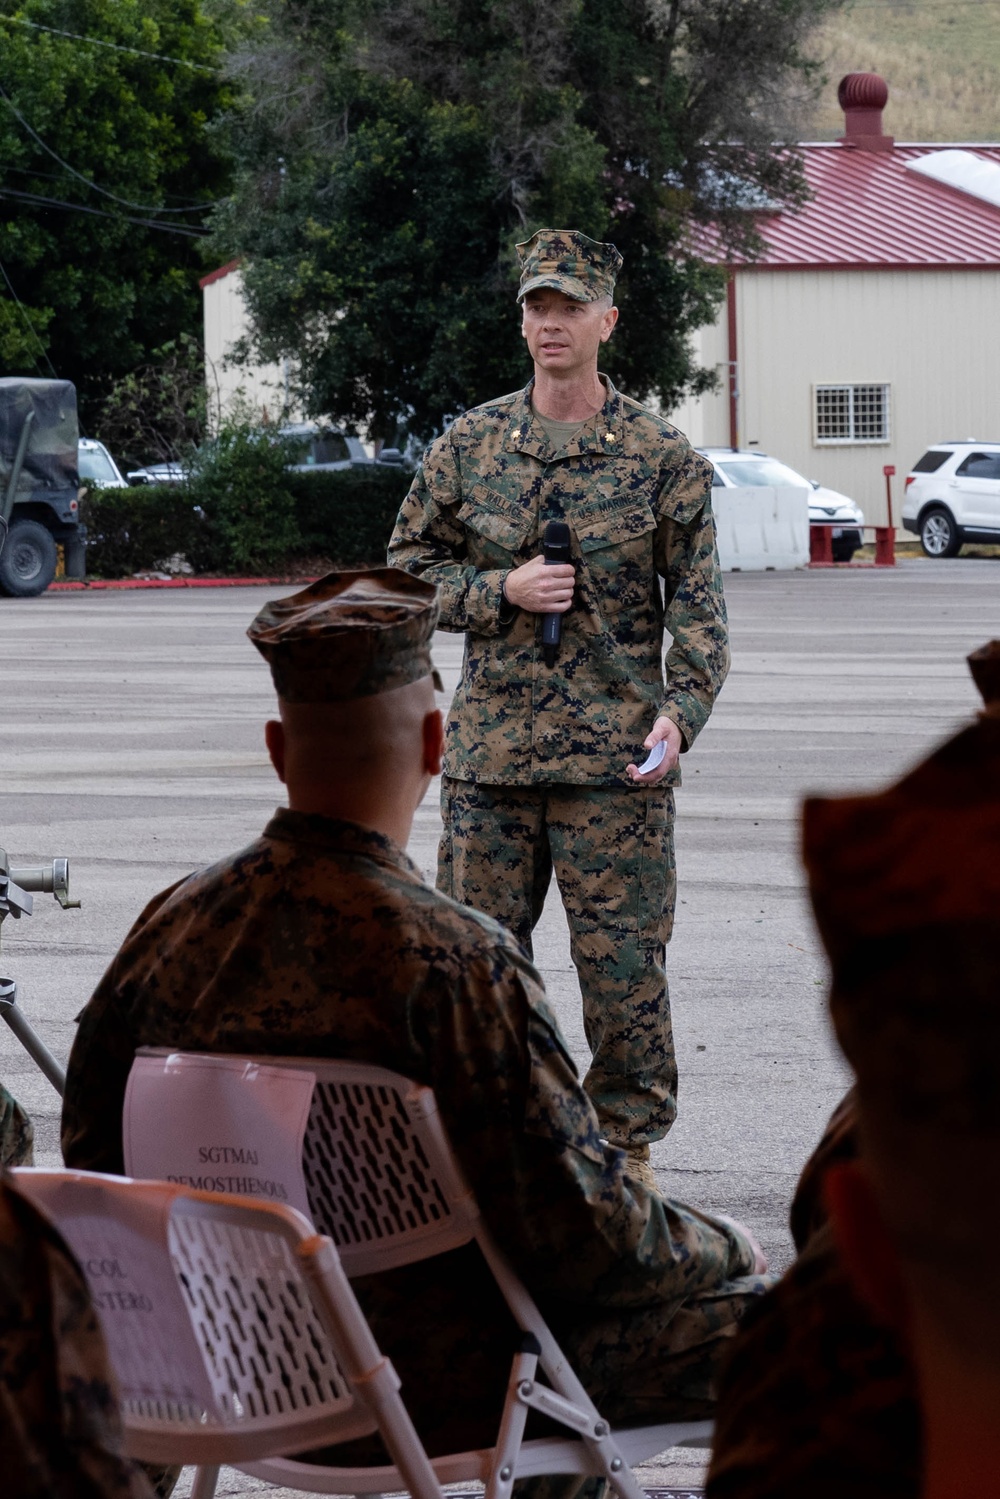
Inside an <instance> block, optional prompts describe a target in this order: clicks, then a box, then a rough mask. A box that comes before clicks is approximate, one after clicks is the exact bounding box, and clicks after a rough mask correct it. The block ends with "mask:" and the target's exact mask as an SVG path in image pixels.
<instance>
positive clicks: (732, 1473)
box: [705, 1092, 922, 1499]
mask: <svg viewBox="0 0 1000 1499" xmlns="http://www.w3.org/2000/svg"><path fill="white" fill-rule="evenodd" d="M857 1155H858V1136H857V1115H856V1109H855V1100H854V1095H853V1092H852V1093H851V1094H848V1096H847V1098H845V1099H844V1100H843V1102H842V1103H841V1104H840V1106H839V1107H838V1109H837V1111H836V1112H835V1114H834V1116H833V1118H832V1119H831V1120H830V1123H829V1125H828V1126H827V1130H826V1133H825V1134H824V1136H823V1139H822V1140H821V1141H820V1143H819V1145H818V1146H817V1148H816V1150H815V1151H814V1152H813V1154H812V1156H811V1157H810V1159H809V1161H808V1162H807V1164H806V1167H805V1170H804V1171H803V1173H802V1177H801V1179H800V1181H799V1184H798V1187H797V1189H796V1193H795V1197H794V1199H793V1202H792V1210H791V1228H792V1237H793V1239H794V1241H795V1247H796V1249H797V1250H798V1258H797V1259H796V1260H795V1262H794V1264H793V1265H792V1266H791V1268H790V1269H789V1270H788V1272H787V1273H786V1274H785V1275H784V1276H783V1277H782V1279H781V1280H780V1281H779V1282H778V1284H777V1285H776V1286H775V1288H774V1290H773V1291H772V1292H771V1294H770V1295H769V1296H768V1297H767V1298H766V1299H765V1300H764V1301H762V1302H760V1303H759V1304H758V1305H757V1306H755V1307H754V1308H752V1310H751V1312H750V1313H749V1315H748V1316H747V1317H746V1319H745V1321H744V1323H743V1324H742V1325H741V1327H740V1331H739V1334H738V1336H737V1337H736V1338H735V1339H734V1341H733V1345H732V1349H731V1352H730V1354H729V1355H728V1357H727V1359H726V1363H725V1366H724V1368H723V1371H722V1375H721V1378H720V1384H719V1405H718V1411H717V1415H716V1424H715V1440H714V1442H713V1444H712V1462H711V1466H710V1468H709V1474H708V1482H707V1486H706V1490H705V1493H706V1499H806V1496H807V1499H842V1496H843V1495H845V1494H850V1495H851V1496H852V1499H919V1496H920V1494H921V1489H922V1483H921V1446H922V1443H921V1421H920V1410H919V1406H918V1402H917V1387H916V1377H915V1375H914V1371H913V1369H912V1368H911V1366H910V1364H909V1361H908V1360H907V1357H906V1353H905V1350H904V1348H903V1345H902V1342H901V1339H900V1338H899V1336H898V1334H897V1333H895V1332H893V1331H892V1330H891V1329H890V1328H887V1327H882V1326H880V1325H879V1324H878V1323H876V1322H875V1321H874V1319H873V1317H872V1314H871V1312H870V1310H869V1309H868V1307H867V1306H866V1305H865V1303H864V1301H863V1300H862V1299H861V1297H860V1296H859V1294H858V1292H857V1291H856V1289H855V1288H854V1286H853V1285H852V1283H851V1280H850V1277H849V1275H848V1273H847V1270H846V1267H845V1266H844V1264H843V1261H842V1258H841V1255H840V1252H839V1250H838V1248H837V1244H836V1241H835V1239H834V1237H833V1232H832V1226H831V1224H830V1221H829V1216H828V1213H827V1210H826V1205H825V1202H824V1197H823V1183H824V1181H825V1179H826V1176H827V1173H828V1171H829V1169H830V1167H831V1166H833V1165H836V1164H838V1163H840V1162H843V1161H853V1160H855V1159H856V1158H857Z"/></svg>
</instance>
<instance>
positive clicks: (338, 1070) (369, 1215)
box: [123, 1048, 478, 1276]
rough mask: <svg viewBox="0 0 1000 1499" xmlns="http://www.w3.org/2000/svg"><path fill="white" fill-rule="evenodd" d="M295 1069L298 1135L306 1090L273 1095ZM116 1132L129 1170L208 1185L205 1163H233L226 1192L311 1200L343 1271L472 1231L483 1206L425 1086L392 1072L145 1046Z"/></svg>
mask: <svg viewBox="0 0 1000 1499" xmlns="http://www.w3.org/2000/svg"><path fill="white" fill-rule="evenodd" d="M289 1074H290V1075H291V1076H292V1077H294V1078H299V1079H301V1078H307V1079H309V1092H310V1096H309V1100H308V1107H307V1109H306V1110H305V1119H304V1122H303V1123H302V1125H301V1128H300V1118H301V1114H302V1109H301V1100H300V1096H299V1095H298V1094H297V1093H296V1094H295V1095H294V1103H293V1104H288V1105H283V1104H282V1103H281V1101H280V1097H279V1094H280V1089H281V1087H284V1088H285V1089H286V1090H287V1089H288V1086H289V1085H288V1082H287V1078H288V1075H289ZM272 1090H273V1096H272ZM123 1134H124V1144H125V1162H126V1169H127V1170H128V1171H129V1172H130V1173H132V1174H133V1175H135V1176H140V1175H141V1176H156V1177H163V1178H173V1179H175V1180H181V1181H186V1182H188V1183H190V1184H195V1183H199V1184H205V1185H207V1184H208V1182H207V1179H206V1175H205V1173H206V1161H208V1162H209V1163H210V1169H211V1170H215V1169H217V1164H218V1162H219V1160H220V1159H221V1158H225V1159H226V1160H227V1161H229V1162H232V1160H233V1158H234V1157H238V1158H239V1159H238V1162H237V1169H236V1170H235V1171H229V1173H228V1175H227V1181H228V1183H229V1189H230V1190H236V1191H240V1190H246V1191H249V1192H253V1191H254V1190H256V1191H257V1192H258V1193H260V1192H261V1190H262V1189H263V1190H264V1191H265V1192H266V1193H267V1195H269V1196H271V1197H272V1198H278V1199H279V1200H284V1201H289V1202H293V1203H296V1204H300V1205H305V1206H306V1207H307V1209H308V1212H309V1215H310V1217H311V1218H312V1220H313V1222H314V1223H315V1224H316V1227H317V1228H318V1229H319V1230H320V1232H321V1233H324V1234H327V1235H328V1236H329V1237H330V1238H331V1239H332V1240H333V1242H334V1244H335V1245H336V1247H337V1251H338V1253H339V1255H340V1258H341V1261H342V1263H343V1266H344V1269H345V1271H346V1272H347V1274H348V1275H349V1276H357V1275H363V1274H369V1273H373V1272H376V1271H379V1270H387V1269H391V1268H394V1267H395V1266H397V1265H403V1264H409V1263H411V1262H412V1261H414V1260H418V1259H425V1258H427V1257H428V1256H429V1255H433V1254H438V1253H442V1252H443V1251H444V1250H446V1249H452V1248H455V1247H457V1246H458V1245H460V1244H465V1243H467V1242H468V1241H469V1239H470V1238H472V1237H473V1236H478V1208H477V1206H476V1203H475V1199H474V1198H473V1196H472V1194H471V1192H470V1191H469V1189H468V1187H467V1185H466V1183H465V1182H464V1181H463V1179H462V1176H461V1172H460V1170H459V1168H458V1166H457V1163H456V1162H455V1158H454V1155H453V1154H452V1151H451V1147H450V1145H449V1143H448V1139H447V1135H446V1133H445V1130H444V1127H443V1125H442V1123H441V1120H440V1118H439V1116H438V1111H437V1103H436V1100H435V1097H434V1094H433V1091H432V1090H431V1089H430V1088H426V1087H422V1086H420V1085H419V1084H416V1083H414V1082H412V1081H411V1080H410V1079H408V1078H405V1077H401V1076H400V1075H399V1074H398V1073H395V1072H391V1071H389V1070H388V1069H386V1068H382V1067H374V1066H370V1065H368V1064H366V1063H359V1062H342V1061H332V1060H318V1059H315V1058H303V1057H247V1056H232V1055H218V1054H204V1053H188V1052H170V1051H167V1050H165V1049H162V1048H156V1049H154V1048H144V1049H143V1050H141V1051H140V1052H139V1053H138V1054H137V1056H136V1059H135V1062H134V1064H133V1067H132V1072H131V1074H130V1077H129V1082H128V1088H127V1091H126V1097H125V1110H124V1117H123ZM251 1156H252V1157H253V1159H252V1160H250V1157H251ZM248 1161H249V1166H248V1164H247V1163H248ZM212 1162H214V1163H215V1165H214V1166H212V1164H211V1163H212ZM212 1181H218V1176H212Z"/></svg>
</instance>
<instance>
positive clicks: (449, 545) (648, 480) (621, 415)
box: [389, 376, 729, 785]
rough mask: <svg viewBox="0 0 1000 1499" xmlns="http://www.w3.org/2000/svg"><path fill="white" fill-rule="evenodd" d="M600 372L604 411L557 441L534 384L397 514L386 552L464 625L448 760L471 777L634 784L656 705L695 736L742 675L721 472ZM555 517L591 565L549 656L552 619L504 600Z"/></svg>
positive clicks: (491, 413)
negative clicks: (714, 499) (723, 540)
mask: <svg viewBox="0 0 1000 1499" xmlns="http://www.w3.org/2000/svg"><path fill="white" fill-rule="evenodd" d="M601 378H602V379H603V380H604V384H605V386H606V392H607V394H606V399H605V403H604V406H603V408H602V409H601V411H599V412H598V413H597V415H596V416H594V417H593V418H592V419H591V420H590V421H589V422H587V423H585V425H584V426H583V427H582V429H581V430H580V432H579V433H578V434H577V435H576V436H575V437H574V438H572V439H571V440H570V441H569V442H568V443H567V444H566V445H565V446H564V447H562V448H559V449H553V448H552V446H551V444H550V442H549V439H548V437H547V436H546V434H545V431H544V429H543V428H542V426H541V424H540V423H539V422H538V421H537V420H536V419H535V417H534V414H533V412H532V407H531V390H532V386H531V385H530V384H529V385H528V387H527V388H526V389H525V390H523V391H519V392H517V393H516V394H514V395H508V396H503V397H501V398H500V399H499V400H496V401H491V402H489V403H487V404H486V405H484V406H479V407H477V408H476V409H475V410H473V411H470V412H467V413H466V414H465V415H464V416H462V417H460V418H459V419H458V420H457V421H456V422H455V423H454V424H453V425H452V426H451V427H450V428H449V429H448V431H447V432H446V433H445V434H444V436H442V437H440V438H438V440H437V441H436V442H435V443H434V444H433V445H432V446H431V448H430V449H429V451H428V452H427V454H426V456H425V458H424V461H423V464H422V466H421V468H420V470H419V471H418V473H417V475H416V477H415V478H414V481H413V485H412V487H411V489H410V492H409V494H408V495H407V497H406V499H405V500H404V502H403V506H402V509H401V510H400V513H399V519H398V520H397V522H396V529H395V532H394V534H393V537H392V541H391V543H390V546H389V560H390V561H391V562H395V563H397V564H398V565H399V566H401V567H405V568H407V570H408V571H410V572H413V573H417V574H419V575H420V576H421V577H424V578H426V579H427V580H428V581H429V582H432V583H436V584H437V585H438V587H439V589H440V596H441V618H440V622H439V623H440V626H441V628H443V629H446V630H464V631H466V632H467V633H466V642H465V659H464V663H463V667H462V676H461V680H460V682H459V685H458V690H457V691H456V693H455V697H454V699H453V701H452V706H451V713H450V717H449V721H448V747H447V752H446V756H445V770H446V773H447V774H448V775H450V776H453V777H455V778H456V779H458V780H470V781H493V782H497V783H502V784H507V785H525V784H538V783H546V782H547V783H558V782H563V783H568V784H581V785H587V784H589V785H620V784H626V785H630V784H631V782H630V781H629V779H628V776H627V774H626V771H625V767H626V765H627V764H628V763H629V762H630V761H632V762H635V763H639V761H641V760H642V759H643V758H644V752H643V749H642V743H643V740H644V739H645V737H646V735H647V734H648V733H649V731H650V729H651V728H652V726H653V721H654V719H655V718H656V717H657V715H658V714H661V713H666V714H669V716H670V717H671V718H672V719H673V720H674V722H675V723H676V724H677V725H678V727H679V728H680V730H681V733H682V735H683V739H684V746H685V748H687V747H689V746H690V745H691V744H692V742H693V741H694V739H695V737H696V736H697V734H698V732H699V730H700V729H701V728H702V726H703V724H704V723H705V720H706V719H707V718H708V715H709V713H710V711H711V708H712V705H713V703H714V701H715V697H716V694H717V693H718V691H719V688H720V687H721V685H722V683H723V681H724V679H725V676H726V672H727V671H728V668H729V644H728V632H727V627H726V607H725V601H724V598H723V592H722V575H721V572H720V570H719V559H718V553H717V550H716V542H715V521H714V518H713V515H712V506H711V475H712V469H711V465H710V464H709V463H708V462H707V461H706V460H705V459H704V458H702V457H700V456H699V455H698V454H697V453H695V452H694V450H693V449H692V448H691V447H690V445H689V444H688V442H687V439H686V438H684V437H683V436H682V435H681V434H680V433H679V432H678V431H677V430H676V428H674V427H671V426H670V425H669V423H668V422H666V421H664V420H663V419H662V418H661V417H658V416H656V415H654V414H653V413H652V412H650V411H647V410H645V408H644V407H642V406H640V405H638V403H637V402H635V401H631V400H628V399H627V398H626V397H624V396H622V395H619V393H618V392H617V391H616V390H615V388H614V386H613V385H612V383H611V381H610V380H608V379H607V378H606V377H604V376H602V377H601ZM550 520H559V521H565V522H566V523H567V524H568V526H569V528H570V533H571V538H572V556H571V560H572V561H573V563H574V564H575V566H576V574H577V579H576V594H575V596H574V601H573V607H572V609H571V610H570V611H569V612H568V613H567V614H564V615H563V616H562V641H561V645H560V648H559V654H558V659H557V661H556V664H555V665H554V666H553V667H548V666H546V665H545V663H544V660H543V656H542V649H541V629H542V616H541V615H536V614H531V613H527V612H523V611H520V610H516V611H514V612H513V617H512V618H510V617H509V614H508V611H507V609H506V607H505V606H504V601H503V594H502V587H503V580H504V577H505V576H506V574H507V573H508V572H509V571H510V570H511V569H512V568H515V567H519V566H520V565H521V564H522V563H524V562H528V561H529V560H530V559H531V558H532V557H534V556H536V555H537V554H538V552H540V551H541V543H542V533H543V532H544V529H545V526H546V524H547V522H548V521H550ZM661 579H662V583H663V589H664V597H663V598H662V599H661V591H660V580H661ZM665 634H666V635H669V636H670V637H671V645H670V649H669V652H668V654H667V658H666V684H664V671H663V664H662V652H663V645H664V637H665ZM679 780H680V775H679V773H678V772H677V771H673V772H671V774H670V777H669V783H670V784H676V783H677V782H679Z"/></svg>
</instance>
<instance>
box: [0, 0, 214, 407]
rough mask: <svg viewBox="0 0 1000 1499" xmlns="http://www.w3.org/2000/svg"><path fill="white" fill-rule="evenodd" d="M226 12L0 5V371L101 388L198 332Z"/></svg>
mask: <svg viewBox="0 0 1000 1499" xmlns="http://www.w3.org/2000/svg"><path fill="white" fill-rule="evenodd" d="M241 9H242V7H241V3H240V0H0V199H2V202H0V263H2V268H3V279H2V280H0V367H2V369H3V372H4V373H5V374H26V375H32V374H36V375H41V376H49V375H51V374H53V373H56V374H58V375H59V376H60V378H64V379H70V380H73V381H74V382H75V383H76V385H77V389H78V393H79V396H80V407H81V416H82V418H83V421H84V425H85V427H86V426H88V425H91V424H92V420H93V416H94V413H95V411H96V409H97V403H98V399H99V397H100V395H101V393H102V391H103V389H104V387H105V385H106V384H107V383H108V382H109V381H110V379H112V378H114V377H118V376H121V375H123V374H125V373H126V372H128V371H130V370H131V369H133V368H134V367H135V366H136V365H138V364H140V363H142V362H144V361H145V360H147V359H148V358H149V356H150V353H151V351H152V350H154V349H157V348H159V347H161V346H163V345H165V344H167V343H169V342H170V341H172V340H175V339H176V338H177V337H178V336H179V335H180V334H181V333H183V332H187V333H188V334H190V335H198V336H200V332H201V295H200V292H199V288H198V277H199V275H200V274H202V273H203V270H204V262H203V260H202V257H201V254H200V250H201V241H202V237H203V234H204V230H205V222H206V217H207V214H208V210H209V206H210V205H211V204H212V203H213V202H215V201H217V200H218V199H219V198H220V197H221V196H222V195H223V194H224V193H225V192H226V190H227V188H228V185H229V165H228V156H227V154H226V152H225V150H224V148H223V146H222V143H221V140H220V139H219V138H218V137H217V136H216V135H215V134H214V133H213V131H212V128H211V127H212V124H213V121H215V120H217V119H218V117H219V116H220V114H221V113H222V111H223V110H225V109H226V108H227V107H229V106H230V105H231V104H232V102H233V99H234V92H233V87H232V85H231V84H230V83H227V82H226V81H225V80H224V78H223V76H222V74H221V73H220V71H219V62H220V59H221V57H222V55H223V51H224V49H225V47H226V46H227V45H229V44H231V42H232V40H233V37H234V36H235V35H236V33H237V31H238V30H239V25H240V21H241V15H240V12H241Z"/></svg>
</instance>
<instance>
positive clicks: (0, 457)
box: [0, 376, 80, 500]
mask: <svg viewBox="0 0 1000 1499" xmlns="http://www.w3.org/2000/svg"><path fill="white" fill-rule="evenodd" d="M29 411H33V412H34V419H33V421H32V424H31V434H30V438H29V442H28V449H27V453H26V454H25V459H24V467H23V468H22V470H21V477H20V479H19V480H18V485H17V494H16V496H15V500H28V499H30V498H31V497H32V495H34V494H36V493H37V492H38V491H42V492H43V494H45V495H50V494H52V493H53V492H55V491H58V490H68V489H71V490H72V491H73V492H74V495H75V493H76V490H77V489H78V488H79V487H80V478H79V474H78V473H77V461H78V447H79V438H80V430H79V427H78V425H77V418H76V389H75V387H74V386H73V385H72V384H71V383H70V381H69V380H22V379H20V378H18V377H16V376H6V377H4V378H3V379H0V496H2V495H3V494H4V493H5V492H6V488H7V483H8V481H9V479H10V473H11V469H12V468H13V465H14V460H15V458H16V456H17V447H18V443H19V442H20V440H21V431H22V429H23V427H24V420H25V417H26V416H27V415H28V412H29Z"/></svg>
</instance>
